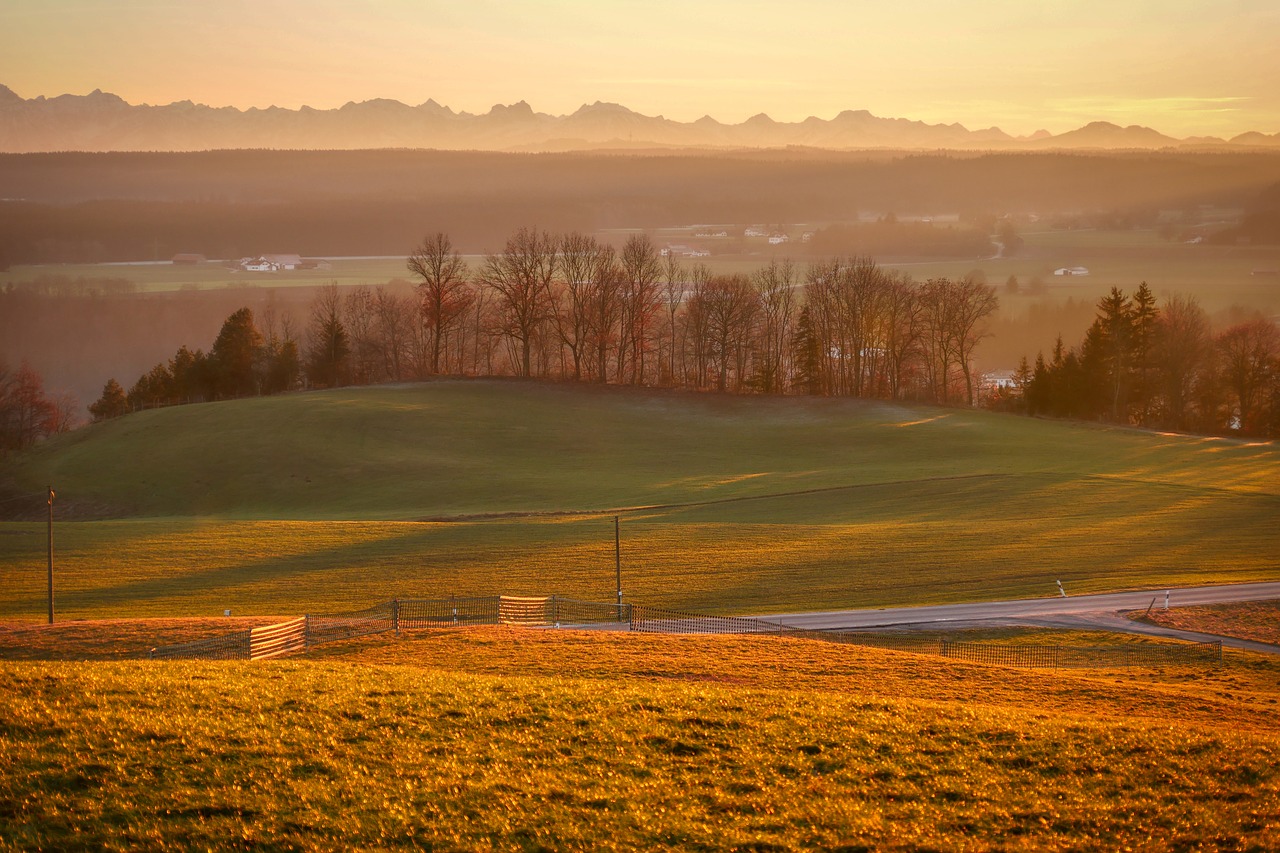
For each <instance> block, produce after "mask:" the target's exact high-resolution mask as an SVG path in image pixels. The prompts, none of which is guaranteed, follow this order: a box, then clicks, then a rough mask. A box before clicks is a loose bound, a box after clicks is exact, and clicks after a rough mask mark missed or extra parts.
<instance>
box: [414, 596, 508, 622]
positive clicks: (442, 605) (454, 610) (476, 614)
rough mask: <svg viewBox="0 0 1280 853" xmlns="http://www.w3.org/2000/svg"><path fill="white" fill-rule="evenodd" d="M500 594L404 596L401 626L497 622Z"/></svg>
mask: <svg viewBox="0 0 1280 853" xmlns="http://www.w3.org/2000/svg"><path fill="white" fill-rule="evenodd" d="M501 600H502V596H500V595H488V596H482V597H477V598H437V599H412V598H407V599H401V600H400V607H399V621H400V627H401V628H433V627H438V626H440V625H496V624H498V607H499V604H500V602H501Z"/></svg>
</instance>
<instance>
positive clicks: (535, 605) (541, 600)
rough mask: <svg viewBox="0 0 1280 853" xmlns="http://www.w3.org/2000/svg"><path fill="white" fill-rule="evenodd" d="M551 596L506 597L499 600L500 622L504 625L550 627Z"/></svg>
mask: <svg viewBox="0 0 1280 853" xmlns="http://www.w3.org/2000/svg"><path fill="white" fill-rule="evenodd" d="M550 600H551V599H550V597H549V596H546V595H540V596H516V595H504V596H502V597H501V598H500V599H499V600H498V622H500V623H501V624H503V625H549V624H551V619H550V617H549V616H548V614H547V602H549V601H550Z"/></svg>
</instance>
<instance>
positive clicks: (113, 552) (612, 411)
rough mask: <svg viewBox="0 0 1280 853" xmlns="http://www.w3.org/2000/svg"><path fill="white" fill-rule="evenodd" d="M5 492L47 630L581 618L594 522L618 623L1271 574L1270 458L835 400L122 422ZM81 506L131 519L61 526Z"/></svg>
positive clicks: (319, 397)
mask: <svg viewBox="0 0 1280 853" xmlns="http://www.w3.org/2000/svg"><path fill="white" fill-rule="evenodd" d="M904 424H907V425H910V426H909V428H900V427H901V426H902V425H904ZM11 470H12V473H13V476H14V477H15V478H17V485H16V486H15V487H14V488H15V489H24V488H27V489H30V490H31V494H34V495H36V497H37V498H40V497H41V496H42V494H43V492H42V487H43V484H45V483H49V482H52V483H54V484H56V487H57V489H58V495H59V498H58V500H59V504H58V510H59V513H60V516H59V521H58V522H57V524H56V530H55V549H56V563H57V572H56V574H57V597H58V607H59V612H60V613H63V614H65V615H67V616H96V617H104V616H138V615H149V616H168V615H195V614H203V615H212V614H220V613H221V612H222V611H223V610H224V609H227V608H231V609H233V610H234V611H235V612H237V613H242V612H243V613H261V614H273V615H275V614H287V613H303V612H324V611H333V610H339V609H346V608H353V607H363V606H366V605H368V604H371V603H373V602H375V601H383V600H387V599H389V598H392V597H397V596H398V597H428V598H430V597H440V596H447V595H451V594H456V595H467V594H491V593H499V592H500V593H508V594H547V593H558V594H561V595H567V596H574V597H579V598H587V599H593V600H605V601H607V600H612V598H613V596H614V552H613V516H614V515H615V514H617V515H619V516H620V517H621V519H622V559H623V588H624V592H625V594H626V596H627V598H628V600H631V601H635V602H640V603H647V604H653V605H661V606H668V607H676V608H681V609H689V610H697V611H705V612H719V613H725V612H731V613H732V612H736V613H749V612H768V611H772V612H782V611H793V610H805V609H828V608H833V607H879V606H888V605H894V604H912V603H916V604H919V603H930V602H934V603H940V602H948V601H961V600H975V599H991V598H1004V597H1034V596H1040V595H1053V594H1056V586H1055V584H1054V582H1055V581H1056V580H1062V581H1063V582H1064V584H1067V586H1068V589H1069V590H1070V591H1072V592H1098V591H1105V590H1115V589H1124V588H1135V587H1148V586H1160V587H1167V586H1176V585H1184V584H1194V583H1204V582H1224V581H1252V580H1274V579H1275V578H1276V577H1277V571H1280V564H1278V563H1277V553H1280V552H1278V551H1277V547H1276V542H1277V539H1276V532H1275V527H1274V519H1275V518H1276V517H1277V513H1280V448H1276V447H1275V446H1273V445H1257V444H1242V443H1236V442H1229V441H1224V440H1220V439H1215V440H1204V439H1200V438H1196V437H1188V436H1164V435H1157V434H1152V433H1145V432H1141V431H1137V430H1127V429H1110V428H1103V427H1095V426H1088V425H1078V424H1065V423H1058V422H1048V421H1037V420H1031V419H1026V418H1016V417H1010V416H998V415H991V414H985V413H981V412H969V411H959V410H950V411H940V410H937V409H930V408H927V407H909V406H893V405H886V404H863V403H858V402H855V401H840V400H806V399H783V400H779V399H765V398H726V397H719V396H700V395H664V394H650V393H631V392H624V391H617V390H605V391H592V390H582V389H573V388H563V387H557V386H546V385H535V384H528V383H503V382H477V383H466V382H445V383H431V384H427V385H417V386H405V387H392V388H371V389H355V390H343V391H338V392H332V393H317V394H306V395H295V396H288V397H281V398H265V399H259V400H246V401H239V402H234V403H225V404H210V405H202V406H190V407H182V408H178V409H170V410H162V411H152V412H145V413H141V414H138V415H132V416H129V417H126V418H123V419H121V420H119V421H116V422H112V423H108V424H102V425H98V426H95V427H93V428H91V429H89V430H86V431H84V432H82V433H78V434H72V435H71V436H67V437H64V438H62V439H59V440H57V441H54V442H50V443H49V444H48V445H46V446H44V447H42V448H40V449H39V450H38V451H36V452H34V453H31V454H28V455H26V456H23V457H20V458H18V459H17V460H16V462H15V464H14V465H13V467H12V469H11ZM33 500H34V499H33ZM104 507H106V508H108V509H112V508H114V512H115V513H117V514H124V515H126V516H132V517H128V518H122V519H119V520H102V521H74V522H72V521H66V520H64V518H65V516H64V515H62V514H63V513H71V514H73V516H74V514H75V513H77V512H102V508H104ZM43 508H44V507H43V504H41V505H40V506H39V507H37V511H35V512H33V515H34V517H35V518H39V517H40V515H39V514H38V511H42V510H43ZM423 519H435V520H425V521H424V520H423ZM0 586H2V587H3V588H4V590H5V595H4V596H3V597H0V616H3V617H5V618H15V617H22V618H40V617H41V616H42V615H43V613H44V610H45V529H44V525H42V524H40V523H38V522H14V523H4V524H0Z"/></svg>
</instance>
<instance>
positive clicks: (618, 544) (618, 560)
mask: <svg viewBox="0 0 1280 853" xmlns="http://www.w3.org/2000/svg"><path fill="white" fill-rule="evenodd" d="M613 561H614V566H615V568H616V569H617V581H618V612H619V613H621V612H622V534H621V532H620V531H619V529H618V516H616V515H615V516H614V517H613Z"/></svg>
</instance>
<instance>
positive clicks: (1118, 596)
mask: <svg viewBox="0 0 1280 853" xmlns="http://www.w3.org/2000/svg"><path fill="white" fill-rule="evenodd" d="M1166 592H1168V593H1169V606H1170V607H1189V606H1192V605H1197V604H1226V603H1229V602H1236V601H1268V600H1275V599H1280V581H1273V582H1268V583H1239V584H1222V585H1219V586H1195V587H1168V588H1164V589H1148V590H1139V591H1134V592H1110V593H1103V594H1100V595H1069V596H1068V597H1066V598H1062V597H1056V598H1029V599H1015V600H1013V601H984V602H977V603H974V604H943V605H936V606H932V607H889V608H884V609H880V610H832V611H825V612H816V613H772V614H769V615H767V616H759V617H757V618H759V619H766V620H768V621H771V622H777V623H779V624H781V625H785V626H787V627H789V628H805V629H808V630H814V631H818V630H829V629H836V628H889V627H893V626H907V625H910V626H912V627H915V628H925V629H932V630H939V629H943V628H946V627H953V626H955V625H957V624H960V623H981V622H992V621H995V622H1005V623H1016V622H1019V621H1022V620H1029V621H1031V620H1036V619H1044V618H1045V617H1062V616H1073V615H1080V614H1086V613H1117V612H1120V611H1125V610H1146V609H1147V607H1148V606H1149V605H1150V604H1151V603H1152V601H1153V600H1154V601H1155V606H1156V607H1159V608H1162V607H1164V602H1165V593H1166Z"/></svg>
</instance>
